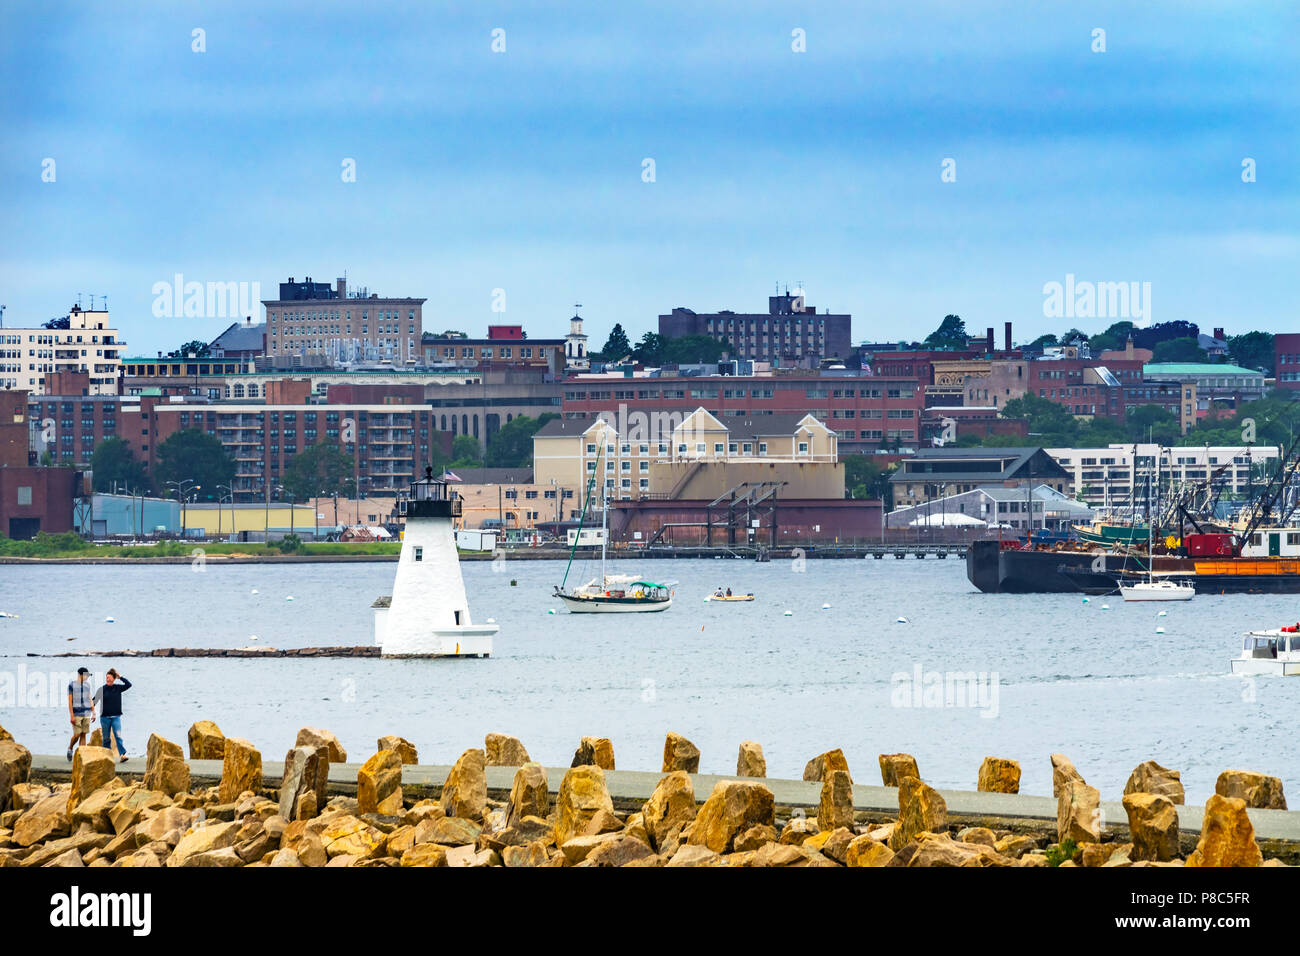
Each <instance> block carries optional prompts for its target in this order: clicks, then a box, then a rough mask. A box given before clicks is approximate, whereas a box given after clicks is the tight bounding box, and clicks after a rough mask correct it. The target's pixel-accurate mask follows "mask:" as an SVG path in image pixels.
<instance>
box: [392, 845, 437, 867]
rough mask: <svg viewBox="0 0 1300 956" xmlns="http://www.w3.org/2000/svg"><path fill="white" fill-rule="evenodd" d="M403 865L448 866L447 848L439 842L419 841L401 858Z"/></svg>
mask: <svg viewBox="0 0 1300 956" xmlns="http://www.w3.org/2000/svg"><path fill="white" fill-rule="evenodd" d="M401 865H402V866H446V865H447V848H446V847H445V846H442V845H441V844H438V843H417V844H416V845H415V846H413V847H411V848H410V849H409V850H407V851H406V852H405V853H403V854H402V858H401Z"/></svg>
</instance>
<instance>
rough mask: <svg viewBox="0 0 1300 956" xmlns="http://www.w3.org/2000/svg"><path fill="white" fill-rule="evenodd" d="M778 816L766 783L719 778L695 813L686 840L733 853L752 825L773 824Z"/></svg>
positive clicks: (718, 851) (711, 848)
mask: <svg viewBox="0 0 1300 956" xmlns="http://www.w3.org/2000/svg"><path fill="white" fill-rule="evenodd" d="M775 815H776V807H775V799H774V798H773V796H772V791H771V790H769V789H768V788H767V787H765V786H764V785H763V784H761V783H751V782H749V781H742V780H720V781H718V783H717V785H716V786H714V788H713V792H712V793H711V794H709V798H708V799H707V800H705V801H704V806H702V807H700V810H699V812H698V813H697V814H696V817H695V822H694V824H692V826H691V835H690V838H689V839H688V840H687V842H688V843H693V844H695V845H697V846H707V847H708V848H709V849H710V850H713V851H714V852H715V853H730V852H731V851H732V849H733V847H734V845H735V841H736V837H737V836H739V835H740V834H741V833H744V832H745V831H746V830H748V829H749V828H750V827H755V826H763V825H766V826H772V825H773V823H774V822H775Z"/></svg>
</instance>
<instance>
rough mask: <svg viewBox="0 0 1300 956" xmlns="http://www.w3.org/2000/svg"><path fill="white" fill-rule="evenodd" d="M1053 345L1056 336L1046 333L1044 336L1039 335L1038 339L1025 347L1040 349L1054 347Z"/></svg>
mask: <svg viewBox="0 0 1300 956" xmlns="http://www.w3.org/2000/svg"><path fill="white" fill-rule="evenodd" d="M1055 344H1056V336H1055V335H1053V334H1052V333H1051V332H1048V333H1047V334H1046V335H1040V336H1039V337H1038V338H1036V339H1034V340H1033V341H1032V342H1030V343H1029V344H1028V345H1027V346H1025V347H1026V348H1030V349H1042V348H1046V347H1048V346H1049V345H1055Z"/></svg>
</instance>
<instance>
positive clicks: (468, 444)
mask: <svg viewBox="0 0 1300 956" xmlns="http://www.w3.org/2000/svg"><path fill="white" fill-rule="evenodd" d="M451 465H452V467H453V468H481V467H483V452H482V450H481V449H480V448H479V445H478V439H477V438H474V437H472V436H470V435H457V436H456V437H455V438H454V439H452V442H451Z"/></svg>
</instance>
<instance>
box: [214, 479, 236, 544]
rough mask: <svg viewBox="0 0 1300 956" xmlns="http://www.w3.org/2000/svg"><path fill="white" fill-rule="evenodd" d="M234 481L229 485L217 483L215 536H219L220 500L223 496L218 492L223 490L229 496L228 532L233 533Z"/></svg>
mask: <svg viewBox="0 0 1300 956" xmlns="http://www.w3.org/2000/svg"><path fill="white" fill-rule="evenodd" d="M233 484H234V482H231V484H229V485H217V492H218V494H217V536H218V537H220V536H221V502H222V501H223V500H224V496H223V495H221V494H220V492H222V491H224V492H225V493H226V495H229V497H230V533H231V534H232V535H233V534H234V533H235V489H234V487H233Z"/></svg>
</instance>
